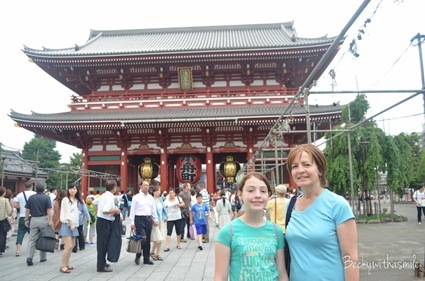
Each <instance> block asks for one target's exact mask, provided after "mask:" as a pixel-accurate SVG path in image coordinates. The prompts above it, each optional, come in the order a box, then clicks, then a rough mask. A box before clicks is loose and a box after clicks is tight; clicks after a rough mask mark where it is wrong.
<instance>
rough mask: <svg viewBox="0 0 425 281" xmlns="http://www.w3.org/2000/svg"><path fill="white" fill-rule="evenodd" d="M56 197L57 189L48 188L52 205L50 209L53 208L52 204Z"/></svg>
mask: <svg viewBox="0 0 425 281" xmlns="http://www.w3.org/2000/svg"><path fill="white" fill-rule="evenodd" d="M56 196H58V190H57V188H55V187H52V188H50V191H49V197H50V202H51V203H52V207H53V204H54V203H55V199H56ZM52 210H53V209H52Z"/></svg>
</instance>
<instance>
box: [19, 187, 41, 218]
mask: <svg viewBox="0 0 425 281" xmlns="http://www.w3.org/2000/svg"><path fill="white" fill-rule="evenodd" d="M24 192H25V195H26V197H27V200H28V198H30V196H31V195H34V194H35V193H36V192H35V191H32V190H27V191H22V192H21V193H19V194H18V195H17V196H16V197H15V199H14V200H15V202H17V203H19V217H20V218H25V205H26V204H27V201H26V200H25V197H24Z"/></svg>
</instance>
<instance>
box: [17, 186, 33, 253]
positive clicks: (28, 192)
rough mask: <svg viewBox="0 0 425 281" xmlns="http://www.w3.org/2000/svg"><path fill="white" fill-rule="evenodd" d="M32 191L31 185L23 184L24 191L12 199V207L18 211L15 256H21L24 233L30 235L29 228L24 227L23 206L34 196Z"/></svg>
mask: <svg viewBox="0 0 425 281" xmlns="http://www.w3.org/2000/svg"><path fill="white" fill-rule="evenodd" d="M32 189H33V186H32V183H30V182H27V183H25V190H24V191H22V192H21V193H19V194H18V195H17V196H16V197H15V199H14V201H15V204H14V205H15V206H14V207H15V208H16V209H19V214H18V215H19V221H18V236H17V237H16V256H20V255H21V245H22V241H23V240H24V236H25V232H26V233H30V228H29V227H27V226H25V210H26V209H25V205H26V204H27V201H28V198H30V196H32V195H34V194H35V191H33V190H32ZM29 221H31V217H30V218H29Z"/></svg>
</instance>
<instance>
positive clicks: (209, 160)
mask: <svg viewBox="0 0 425 281" xmlns="http://www.w3.org/2000/svg"><path fill="white" fill-rule="evenodd" d="M205 158H206V164H207V191H208V193H210V194H211V193H212V192H214V190H215V183H214V182H215V178H214V174H215V173H214V170H215V169H214V157H213V153H212V149H211V147H207V154H206V157H205Z"/></svg>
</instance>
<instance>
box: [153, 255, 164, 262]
mask: <svg viewBox="0 0 425 281" xmlns="http://www.w3.org/2000/svg"><path fill="white" fill-rule="evenodd" d="M155 258H156V260H157V261H163V260H164V259H163V258H161V256H160V255H156V257H155Z"/></svg>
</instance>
